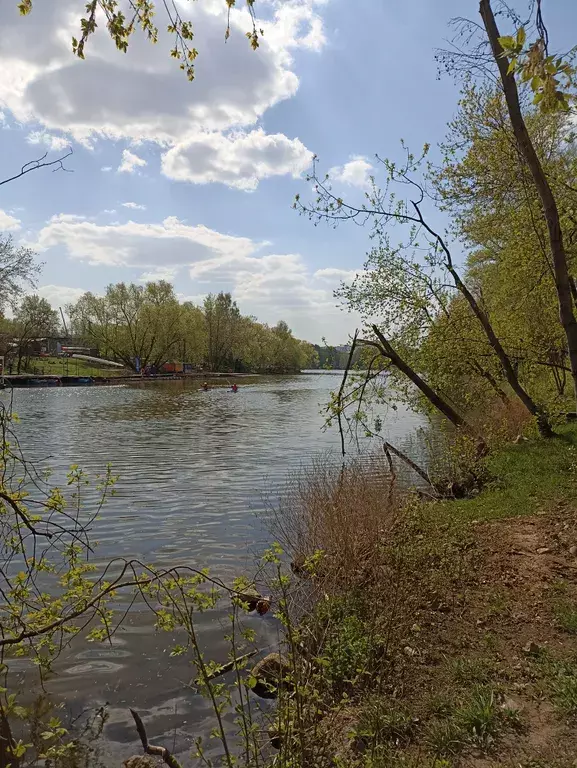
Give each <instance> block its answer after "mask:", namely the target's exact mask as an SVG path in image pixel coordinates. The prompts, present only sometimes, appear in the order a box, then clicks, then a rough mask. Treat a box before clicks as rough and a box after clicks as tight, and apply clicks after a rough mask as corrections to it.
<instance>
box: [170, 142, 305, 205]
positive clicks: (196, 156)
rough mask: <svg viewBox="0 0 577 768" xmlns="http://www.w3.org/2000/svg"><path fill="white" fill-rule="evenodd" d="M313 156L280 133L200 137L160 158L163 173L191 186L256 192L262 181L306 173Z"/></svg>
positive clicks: (299, 144)
mask: <svg viewBox="0 0 577 768" xmlns="http://www.w3.org/2000/svg"><path fill="white" fill-rule="evenodd" d="M312 157H313V154H312V152H310V151H309V150H308V149H307V148H306V147H305V145H304V144H303V143H302V142H301V141H299V139H289V138H287V137H286V136H285V135H284V134H282V133H276V134H272V135H271V134H266V133H265V132H264V131H263V130H262V128H259V129H257V130H255V131H251V132H250V133H244V134H232V135H229V136H225V135H223V134H222V133H216V132H213V133H200V134H198V135H196V136H194V137H192V138H190V139H188V140H187V141H185V142H183V143H181V144H177V145H176V146H174V147H173V148H172V149H170V150H169V151H168V152H166V153H165V154H164V155H163V157H162V172H163V173H164V174H165V176H168V177H169V178H171V179H176V180H178V181H190V182H192V183H194V184H206V183H207V182H221V183H222V184H227V185H228V186H229V187H237V188H238V189H245V190H252V189H256V187H257V186H258V183H259V181H260V180H261V179H266V178H268V177H270V176H284V175H285V174H290V175H292V176H293V177H294V178H296V177H298V176H299V175H300V174H301V173H303V171H305V170H306V169H307V168H308V167H309V165H310V163H311V160H312Z"/></svg>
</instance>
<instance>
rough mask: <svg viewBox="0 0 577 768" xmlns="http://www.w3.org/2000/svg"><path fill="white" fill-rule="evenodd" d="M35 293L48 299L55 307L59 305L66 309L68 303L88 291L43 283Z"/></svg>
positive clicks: (71, 302) (76, 299)
mask: <svg viewBox="0 0 577 768" xmlns="http://www.w3.org/2000/svg"><path fill="white" fill-rule="evenodd" d="M34 293H36V294H38V295H39V296H42V298H43V299H46V300H47V301H48V303H49V304H50V305H51V306H52V307H53V308H54V309H58V308H59V307H62V309H64V308H65V307H66V305H67V304H73V303H74V302H75V301H78V299H79V298H80V297H81V296H82V295H84V294H85V293H86V290H85V289H84V288H70V287H69V286H66V285H41V286H40V287H39V288H37V289H36V290H35V291H34Z"/></svg>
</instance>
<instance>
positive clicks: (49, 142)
mask: <svg viewBox="0 0 577 768" xmlns="http://www.w3.org/2000/svg"><path fill="white" fill-rule="evenodd" d="M26 141H27V142H28V143H29V144H43V145H44V146H45V147H47V148H48V150H52V151H54V152H62V150H64V149H66V148H67V147H69V146H70V140H69V139H67V138H66V137H65V136H54V135H53V134H51V133H47V132H46V131H32V132H31V133H29V134H28V136H27V137H26Z"/></svg>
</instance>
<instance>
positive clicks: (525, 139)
mask: <svg viewBox="0 0 577 768" xmlns="http://www.w3.org/2000/svg"><path fill="white" fill-rule="evenodd" d="M479 11H480V14H481V18H482V20H483V24H484V27H485V30H486V33H487V38H488V40H489V43H490V45H491V51H492V54H493V58H494V60H495V63H496V65H497V68H498V71H499V76H500V80H501V84H502V87H503V93H504V96H505V102H506V104H507V110H508V113H509V119H510V121H511V127H512V129H513V134H514V136H515V141H516V145H517V147H518V149H519V152H520V153H521V156H522V157H523V159H524V160H525V162H526V163H527V166H528V168H529V170H530V172H531V176H532V179H533V184H534V187H535V190H536V192H537V194H538V196H539V200H540V203H541V211H542V214H543V216H544V218H545V221H546V224H547V234H548V243H549V249H550V254H551V260H552V266H553V272H554V275H555V288H556V291H557V299H558V303H559V319H560V322H561V325H562V327H563V330H564V332H565V336H566V338H567V350H568V355H569V363H570V368H571V374H572V377H573V388H574V394H575V398H576V400H577V319H576V317H575V313H574V299H573V294H572V283H571V276H570V273H569V265H568V258H567V252H566V248H565V235H564V230H563V225H562V221H561V216H560V212H559V206H558V202H557V197H556V195H555V193H554V190H553V188H552V186H551V183H550V181H549V178H548V177H547V174H546V172H545V170H544V168H543V164H542V163H541V160H540V159H539V155H538V153H537V151H536V149H535V145H534V143H533V140H532V138H531V135H530V133H529V131H528V129H527V124H526V121H525V117H524V115H523V110H522V108H521V101H520V98H519V91H518V87H517V80H516V75H515V63H514V60H513V61H510V60H509V57H508V55H507V52H506V50H505V49H504V48H503V45H502V42H501V35H500V33H499V29H498V27H497V23H496V21H495V15H494V13H493V9H492V7H491V2H490V0H480V4H479ZM522 42H524V41H523V40H522V41H520V43H521V44H522ZM537 76H538V75H536V77H537ZM543 87H544V89H545V92H547V89H549V90H550V89H551V87H555V85H554V81H553V80H548V81H547V82H545V84H544V86H543Z"/></svg>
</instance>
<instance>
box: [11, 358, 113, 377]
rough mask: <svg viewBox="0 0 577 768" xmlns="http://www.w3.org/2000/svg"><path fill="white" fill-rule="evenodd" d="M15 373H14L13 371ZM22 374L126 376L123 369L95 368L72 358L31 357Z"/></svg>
mask: <svg viewBox="0 0 577 768" xmlns="http://www.w3.org/2000/svg"><path fill="white" fill-rule="evenodd" d="M14 372H15V371H14ZM22 373H34V374H39V375H54V376H107V377H109V376H118V375H122V374H126V373H127V371H126V369H124V368H115V367H114V366H111V365H107V366H97V365H93V364H90V363H89V362H87V361H86V360H80V359H76V358H73V357H68V358H66V357H32V358H30V360H29V361H28V365H26V366H23V368H22Z"/></svg>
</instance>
